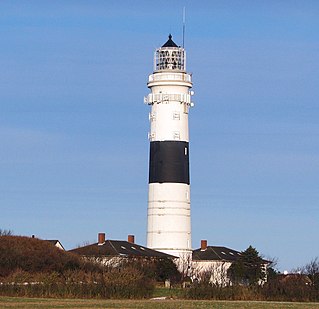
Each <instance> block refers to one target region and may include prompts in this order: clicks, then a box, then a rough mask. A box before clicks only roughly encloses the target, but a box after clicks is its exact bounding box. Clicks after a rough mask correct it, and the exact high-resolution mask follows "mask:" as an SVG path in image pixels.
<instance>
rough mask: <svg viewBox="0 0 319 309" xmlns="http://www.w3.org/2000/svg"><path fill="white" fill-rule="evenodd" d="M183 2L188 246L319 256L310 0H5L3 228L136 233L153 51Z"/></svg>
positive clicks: (79, 241) (314, 7) (315, 58)
mask: <svg viewBox="0 0 319 309" xmlns="http://www.w3.org/2000/svg"><path fill="white" fill-rule="evenodd" d="M184 6H185V8H186V31H185V48H186V51H187V71H188V72H192V73H193V83H194V85H193V90H194V91H195V96H194V97H193V99H194V103H195V106H194V107H193V108H192V109H191V110H190V114H189V125H190V168H191V209H192V245H193V248H198V247H199V246H200V240H201V239H207V240H208V244H209V245H216V246H226V247H229V248H232V249H235V250H238V251H243V250H245V249H246V248H247V247H248V246H249V245H252V246H253V247H255V248H256V249H257V250H258V251H259V252H260V253H261V254H262V255H263V256H264V257H266V258H275V259H277V260H278V264H277V268H278V269H279V270H281V271H283V270H291V269H293V268H296V267H299V266H303V265H305V264H307V263H308V262H310V260H312V259H313V258H314V257H317V256H319V242H318V235H319V121H318V118H319V74H318V72H319V19H318V16H319V2H318V1H311V0H309V1H293V0H292V1H288V0H287V1H280V0H278V1H258V0H257V1H253V0H251V1H244V0H243V1H235V0H234V1H186V0H184V1H134V0H131V1H113V0H110V1H95V0H90V1H81V0H80V1H72V0H68V1H48V0H47V1H34V0H29V1H15V0H11V1H1V2H0V38H1V40H0V68H1V69H0V228H1V229H9V230H12V231H13V232H14V233H15V234H17V235H28V236H31V235H36V236H37V237H39V238H42V239H59V240H60V241H61V243H62V244H63V245H64V246H65V247H66V249H72V248H75V247H76V246H79V245H83V244H84V243H88V242H96V241H97V240H96V239H97V234H98V233H99V232H105V233H106V237H107V238H109V239H124V240H125V239H126V238H127V235H128V234H134V235H135V237H136V238H135V239H136V242H137V243H139V244H142V245H143V244H146V224H147V222H146V220H147V194H148V156H149V141H148V139H147V133H148V132H149V122H148V113H149V106H147V105H145V104H144V103H143V97H144V96H145V95H147V94H148V93H149V89H148V88H147V85H146V82H147V78H148V75H149V74H151V73H152V70H153V53H154V51H155V49H156V48H158V47H160V46H161V45H163V44H164V43H165V42H166V40H167V36H168V34H169V33H172V35H173V40H174V41H175V42H176V43H177V44H181V42H182V11H183V7H184Z"/></svg>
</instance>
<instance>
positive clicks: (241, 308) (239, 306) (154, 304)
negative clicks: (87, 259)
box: [0, 297, 319, 309]
mask: <svg viewBox="0 0 319 309" xmlns="http://www.w3.org/2000/svg"><path fill="white" fill-rule="evenodd" d="M0 308H1V309H2V308H30V309H31V308H32V309H34V308H40V309H49V308H50V309H54V308H122V309H125V308H146V309H147V308H150V309H161V308H163V309H166V308H183V309H184V308H186V309H187V308H199V309H206V308H207V309H208V308H212V309H250V308H251V309H285V308H289V309H297V308H303V309H314V308H317V309H319V303H283V302H246V301H245V302H244V301H243V302H229V301H200V300H198V301H191V300H190V301H188V300H94V299H93V300H92V299H87V300H82V299H48V298H18V297H17V298H15V297H0Z"/></svg>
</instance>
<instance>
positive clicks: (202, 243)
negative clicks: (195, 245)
mask: <svg viewBox="0 0 319 309" xmlns="http://www.w3.org/2000/svg"><path fill="white" fill-rule="evenodd" d="M206 249H207V240H204V239H202V240H201V241H200V250H201V251H205V250H206Z"/></svg>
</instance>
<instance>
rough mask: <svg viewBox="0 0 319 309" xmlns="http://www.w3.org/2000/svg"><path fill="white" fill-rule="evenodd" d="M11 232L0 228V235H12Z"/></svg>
mask: <svg viewBox="0 0 319 309" xmlns="http://www.w3.org/2000/svg"><path fill="white" fill-rule="evenodd" d="M12 235H13V232H12V231H11V230H2V229H0V236H12Z"/></svg>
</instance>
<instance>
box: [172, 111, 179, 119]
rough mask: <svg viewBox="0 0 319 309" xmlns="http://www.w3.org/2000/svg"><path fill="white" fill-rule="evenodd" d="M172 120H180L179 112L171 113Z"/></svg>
mask: <svg viewBox="0 0 319 309" xmlns="http://www.w3.org/2000/svg"><path fill="white" fill-rule="evenodd" d="M173 119H174V120H180V119H181V116H180V113H179V112H174V113H173Z"/></svg>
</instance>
